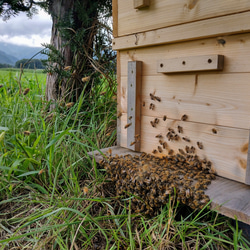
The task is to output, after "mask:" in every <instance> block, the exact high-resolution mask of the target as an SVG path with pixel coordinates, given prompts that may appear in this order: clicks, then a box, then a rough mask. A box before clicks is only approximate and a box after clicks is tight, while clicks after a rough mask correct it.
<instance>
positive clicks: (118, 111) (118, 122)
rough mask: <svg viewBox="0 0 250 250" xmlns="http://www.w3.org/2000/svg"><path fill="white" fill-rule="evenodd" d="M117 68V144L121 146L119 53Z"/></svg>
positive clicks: (118, 54)
mask: <svg viewBox="0 0 250 250" xmlns="http://www.w3.org/2000/svg"><path fill="white" fill-rule="evenodd" d="M116 61H117V67H116V80H117V85H118V86H117V125H116V131H117V136H116V143H117V145H118V146H120V145H121V121H120V117H121V116H122V112H123V111H122V109H121V99H122V98H121V67H120V66H121V63H120V52H119V51H117V55H116Z"/></svg>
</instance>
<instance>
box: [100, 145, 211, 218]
mask: <svg viewBox="0 0 250 250" xmlns="http://www.w3.org/2000/svg"><path fill="white" fill-rule="evenodd" d="M158 150H159V151H161V150H162V148H161V146H159V147H158ZM99 164H100V166H101V167H103V168H105V169H106V170H107V174H108V176H109V177H110V179H111V180H112V181H113V182H114V185H115V187H116V192H117V195H118V196H125V197H133V198H132V200H131V208H132V210H133V211H134V212H135V213H144V214H146V215H150V216H152V215H156V214H157V212H158V211H159V209H160V208H161V207H162V206H163V205H164V204H166V203H167V202H168V201H169V199H171V200H173V199H174V197H176V199H177V200H178V201H179V202H181V203H183V204H186V205H188V206H190V207H191V208H193V209H196V208H199V209H202V208H203V207H204V206H205V205H206V204H207V203H208V202H209V197H208V196H207V195H206V194H205V193H204V190H205V189H207V186H208V185H209V184H210V183H211V181H212V180H213V179H215V172H214V170H213V168H212V164H211V162H210V161H207V160H201V159H199V157H198V156H197V155H191V154H186V153H185V152H184V150H180V153H177V154H174V153H172V154H170V151H169V154H168V155H167V156H163V157H157V156H155V155H151V154H147V153H141V155H135V156H132V155H129V154H128V155H124V156H118V155H115V156H112V155H111V154H110V152H109V154H107V157H106V158H103V159H102V160H101V161H100V162H99Z"/></svg>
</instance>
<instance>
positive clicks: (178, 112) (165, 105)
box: [121, 64, 250, 129]
mask: <svg viewBox="0 0 250 250" xmlns="http://www.w3.org/2000/svg"><path fill="white" fill-rule="evenodd" d="M143 65H144V64H143ZM142 79H143V81H142V82H143V84H142V99H141V100H142V104H145V105H144V106H142V110H141V114H142V115H146V116H153V117H163V116H164V115H167V116H168V117H169V118H171V119H175V120H179V119H180V118H181V116H182V115H183V114H187V115H188V117H189V121H193V122H201V123H207V124H215V125H218V126H229V127H236V128H243V129H249V128H250V109H249V107H250V84H249V79H250V73H238V74H197V75H191V74H190V75H184V74H183V75H178V74H175V75H159V76H144V77H143V78H142ZM152 83H154V84H152ZM126 85H127V78H126V77H121V88H122V89H123V93H124V95H123V96H122V97H121V107H122V110H123V112H127V109H126V105H127V97H126ZM150 93H153V94H155V95H157V96H159V97H161V102H155V101H154V102H152V100H151V98H150ZM150 103H154V105H155V108H154V110H152V109H149V106H150Z"/></svg>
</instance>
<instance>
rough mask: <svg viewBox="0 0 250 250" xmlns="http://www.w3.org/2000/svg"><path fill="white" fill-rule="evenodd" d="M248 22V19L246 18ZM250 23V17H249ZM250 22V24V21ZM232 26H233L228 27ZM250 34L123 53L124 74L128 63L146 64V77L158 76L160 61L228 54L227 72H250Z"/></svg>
mask: <svg viewBox="0 0 250 250" xmlns="http://www.w3.org/2000/svg"><path fill="white" fill-rule="evenodd" d="M245 20H246V19H245ZM249 20H250V16H249ZM249 23H250V22H249ZM227 26H229V25H227ZM249 48H250V33H245V34H238V35H232V36H223V37H216V38H209V39H202V40H196V41H189V42H183V43H175V44H167V45H161V46H154V47H148V48H140V49H132V50H124V51H121V52H120V53H121V65H122V68H121V75H122V76H126V75H127V62H128V61H136V60H137V61H143V71H142V75H143V76H145V75H151V76H153V75H158V73H157V61H158V60H159V59H162V60H167V59H171V58H175V57H184V56H185V57H186V56H199V55H204V54H205V55H206V54H207V55H209V54H217V55H224V56H225V61H224V69H223V72H224V73H228V72H230V73H233V72H237V73H238V72H250V63H249V61H250V53H246V51H249Z"/></svg>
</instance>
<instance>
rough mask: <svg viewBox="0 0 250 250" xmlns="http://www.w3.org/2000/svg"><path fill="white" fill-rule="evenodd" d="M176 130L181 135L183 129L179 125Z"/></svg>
mask: <svg viewBox="0 0 250 250" xmlns="http://www.w3.org/2000/svg"><path fill="white" fill-rule="evenodd" d="M177 129H178V133H183V128H182V127H181V126H180V125H178V127H177Z"/></svg>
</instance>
